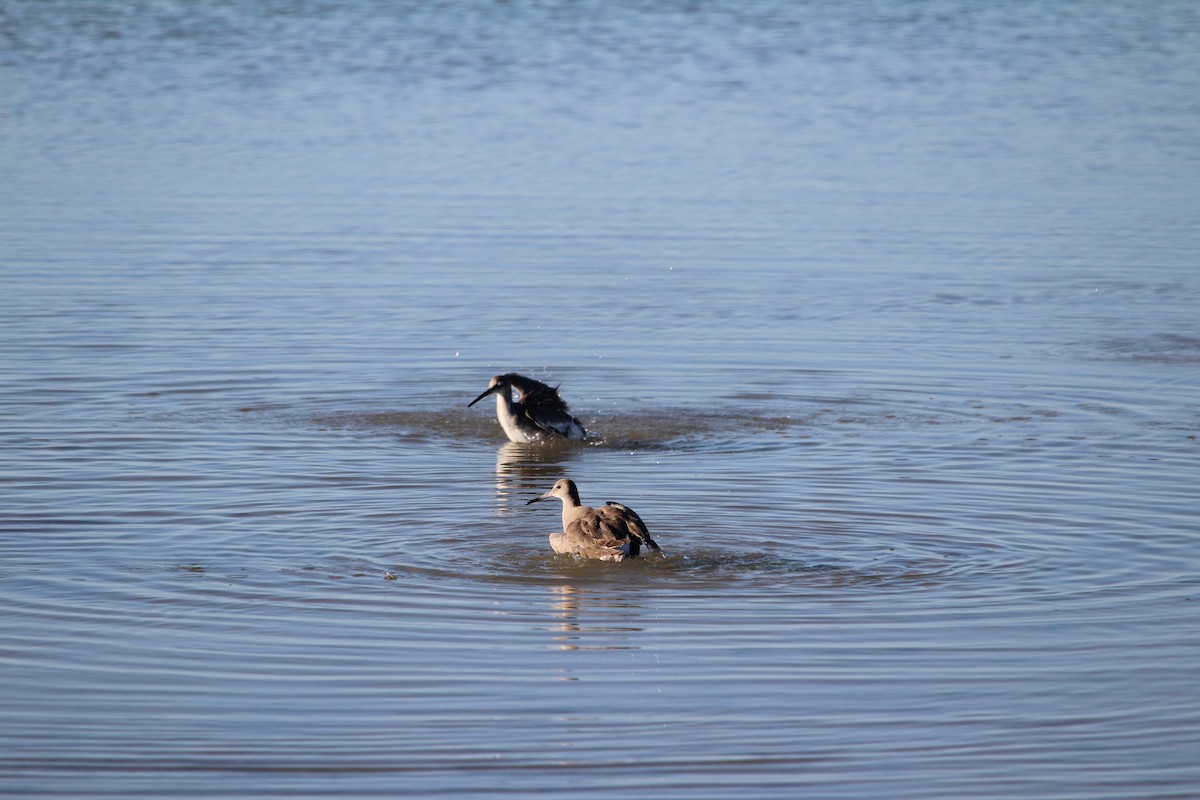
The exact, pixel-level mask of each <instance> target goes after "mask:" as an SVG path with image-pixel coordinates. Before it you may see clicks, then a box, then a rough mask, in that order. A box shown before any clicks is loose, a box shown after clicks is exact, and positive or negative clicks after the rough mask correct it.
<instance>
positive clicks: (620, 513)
mask: <svg viewBox="0 0 1200 800" xmlns="http://www.w3.org/2000/svg"><path fill="white" fill-rule="evenodd" d="M608 509H613V511H611V512H608V513H607V516H611V517H613V518H614V519H619V520H620V521H621V523H622V524H623V525H624V526H625V532H626V534H627V535H628V536H630V537H631V538H633V539H635V540H638V541H640V542H641V543H642V544H644V545H646V547H649V548H650V549H651V550H654V551H659V552H661V551H662V548H661V547H659V546H658V542H656V541H654V540H653V539H652V538H650V529H649V528H647V527H646V523H645V522H643V521H642V518H641V517H639V516H638V513H637V512H636V511H634V510H633V509H632V508H630V507H629V506H627V505H624V504H622V503H617V502H614V501H612V500H609V501H608V502H607V503H605V504H604V507H603V508H601V509H599V511H601V512H605V511H607V510H608ZM635 555H636V554H635Z"/></svg>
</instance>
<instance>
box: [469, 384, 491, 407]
mask: <svg viewBox="0 0 1200 800" xmlns="http://www.w3.org/2000/svg"><path fill="white" fill-rule="evenodd" d="M496 389H497V387H495V386H489V387H488V388H487V389H486V390H485V391H484V393H483V394H481V395H479V397H476V398H475V399H474V400H472V401H471V402H469V403H467V408H470V407H471V406H473V405H475V404H476V403H478V402H479V401H480V400H482V399H483V398H485V397H487V396H488V395H489V394H492V393H493V392H495V391H496Z"/></svg>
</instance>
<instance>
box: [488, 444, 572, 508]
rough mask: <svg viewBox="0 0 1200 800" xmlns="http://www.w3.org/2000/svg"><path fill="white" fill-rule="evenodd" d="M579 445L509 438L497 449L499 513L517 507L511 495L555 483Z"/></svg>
mask: <svg viewBox="0 0 1200 800" xmlns="http://www.w3.org/2000/svg"><path fill="white" fill-rule="evenodd" d="M576 452H578V448H577V447H572V446H570V445H568V444H558V445H556V444H554V443H553V442H544V443H542V444H528V443H525V442H505V443H504V444H503V445H501V446H500V448H499V449H498V450H497V451H496V513H497V514H508V513H510V512H511V511H513V509H514V508H520V507H522V506H523V505H524V501H523V500H522V501H521V503H520V504H518V505H513V504H512V503H510V499H511V498H513V497H518V498H519V497H523V496H525V495H526V494H527V493H529V492H530V491H532V490H533V489H535V488H537V487H539V486H542V485H543V484H548V483H553V482H554V481H555V480H557V479H558V476H559V475H561V474H562V473H563V471H564V465H565V464H566V463H567V461H569V460H570V459H571V458H573V457H574V455H575V453H576Z"/></svg>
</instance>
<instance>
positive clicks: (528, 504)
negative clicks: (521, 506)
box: [525, 492, 554, 506]
mask: <svg viewBox="0 0 1200 800" xmlns="http://www.w3.org/2000/svg"><path fill="white" fill-rule="evenodd" d="M553 496H554V495H552V494H550V492H546V493H545V494H544V495H541V496H540V497H535V498H533V499H532V500H528V501H526V503H525V505H527V506H530V505H533V504H534V503H536V502H537V501H538V500H549V499H550V498H551V497H553Z"/></svg>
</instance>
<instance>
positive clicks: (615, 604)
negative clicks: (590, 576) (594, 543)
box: [550, 583, 642, 650]
mask: <svg viewBox="0 0 1200 800" xmlns="http://www.w3.org/2000/svg"><path fill="white" fill-rule="evenodd" d="M550 592H551V594H550V601H551V608H553V609H554V616H555V621H556V623H557V624H556V625H555V626H554V628H552V629H551V630H552V632H553V633H554V637H553V638H554V646H556V647H557V648H558V649H560V650H640V649H641V646H640V645H638V644H636V643H635V642H634V640H633V637H634V636H635V635H636V634H638V633H640V632H641V630H642V628H641V627H640V626H638V625H636V624H634V618H635V617H636V616H637V615H638V614H639V613H640V612H641V610H642V609H641V606H639V605H638V604H637V603H634V602H631V601H630V600H629V599H628V598H627V597H619V596H616V595H612V594H609V593H607V592H600V591H597V590H595V589H588V588H580V587H578V586H575V585H572V584H569V583H563V584H559V585H557V586H554V587H551V589H550Z"/></svg>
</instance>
